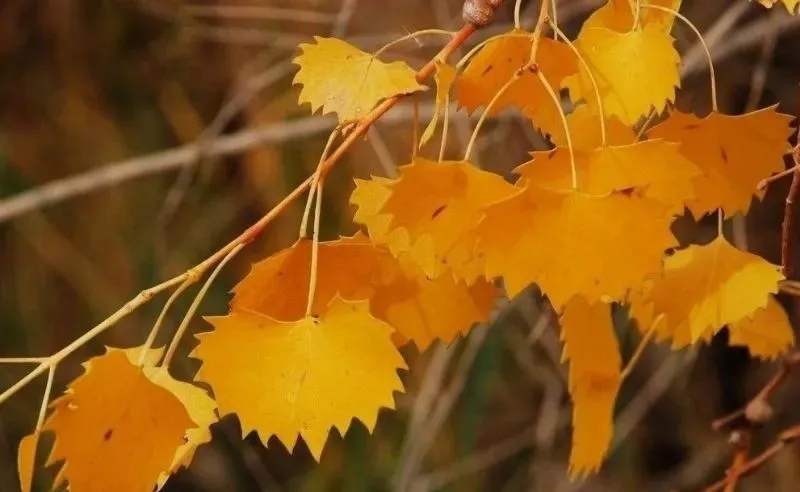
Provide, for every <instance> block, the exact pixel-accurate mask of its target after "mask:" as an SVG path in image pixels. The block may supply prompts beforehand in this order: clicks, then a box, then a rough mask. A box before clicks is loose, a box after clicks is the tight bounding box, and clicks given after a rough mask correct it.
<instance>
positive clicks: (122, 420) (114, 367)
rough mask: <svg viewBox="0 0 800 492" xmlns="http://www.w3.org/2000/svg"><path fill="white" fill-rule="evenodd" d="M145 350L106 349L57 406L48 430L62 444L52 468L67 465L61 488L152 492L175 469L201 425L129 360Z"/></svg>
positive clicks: (56, 447)
mask: <svg viewBox="0 0 800 492" xmlns="http://www.w3.org/2000/svg"><path fill="white" fill-rule="evenodd" d="M140 350H141V348H133V349H129V350H120V349H114V348H108V349H107V351H106V353H105V354H104V355H101V356H98V357H93V358H92V359H89V361H87V362H86V363H85V364H84V366H85V368H86V371H85V372H84V374H83V375H81V376H80V377H78V378H77V379H75V380H74V381H73V382H72V383H71V384H70V385H69V388H68V389H67V392H66V393H65V394H64V395H63V396H61V397H59V398H57V399H56V400H54V401H53V402H52V403H51V408H52V409H53V412H52V413H51V415H50V416H49V417H48V419H47V421H46V422H45V425H44V430H46V431H52V432H54V433H55V436H56V439H55V444H54V445H53V449H52V452H51V454H50V458H49V463H48V465H49V464H53V463H55V462H58V461H62V460H64V461H65V464H64V466H63V467H62V468H61V471H60V472H59V474H58V477H57V478H56V481H55V486H58V485H60V484H63V482H65V481H66V482H68V483H69V487H70V490H71V491H73V492H83V491H106V490H153V488H154V487H155V486H156V484H157V483H158V482H159V479H160V478H161V477H162V474H163V473H165V472H169V471H170V470H172V469H173V462H174V459H175V456H176V452H177V450H179V449H180V448H181V447H182V446H184V442H185V441H184V439H185V437H186V435H187V431H189V430H191V429H192V428H195V427H198V426H202V425H203V423H196V422H193V421H192V418H191V412H189V411H188V410H187V408H186V407H185V406H184V404H183V402H181V400H180V399H179V398H178V397H177V396H176V395H175V394H173V393H172V392H171V391H169V389H167V388H165V387H163V386H162V385H160V384H157V383H156V382H154V381H153V380H151V379H150V378H149V377H148V374H147V371H145V370H143V369H142V368H140V367H138V366H137V365H136V364H134V363H132V362H131V359H134V358H137V357H138V355H139V351H140ZM152 353H160V351H155V350H154V351H151V354H152ZM162 483H163V482H162Z"/></svg>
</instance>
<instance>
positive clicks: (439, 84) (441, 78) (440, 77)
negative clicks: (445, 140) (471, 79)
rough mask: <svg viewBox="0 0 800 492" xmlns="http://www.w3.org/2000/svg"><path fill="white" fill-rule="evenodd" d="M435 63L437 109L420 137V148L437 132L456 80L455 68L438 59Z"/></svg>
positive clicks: (434, 78)
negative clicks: (440, 118) (440, 114)
mask: <svg viewBox="0 0 800 492" xmlns="http://www.w3.org/2000/svg"><path fill="white" fill-rule="evenodd" d="M434 63H435V65H436V72H435V73H434V74H433V80H434V81H435V82H436V107H435V108H434V110H433V118H431V121H429V122H428V126H426V127H425V130H424V131H423V132H422V136H421V137H420V140H419V147H420V148H422V146H423V145H425V144H426V143H427V142H428V140H430V139H431V137H432V136H433V132H434V131H436V125H437V123H438V122H439V112H440V111H441V110H442V108H444V107H445V106H446V105H447V103H448V101H449V100H450V88H451V87H452V86H453V82H455V80H456V70H455V68H453V67H451V66H450V65H448V64H447V63H444V62H442V61H440V60H438V59H437V60H434ZM445 124H447V122H445Z"/></svg>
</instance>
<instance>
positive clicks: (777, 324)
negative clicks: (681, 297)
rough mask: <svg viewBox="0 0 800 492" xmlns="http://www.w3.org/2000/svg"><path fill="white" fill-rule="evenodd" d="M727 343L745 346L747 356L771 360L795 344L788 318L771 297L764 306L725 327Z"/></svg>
mask: <svg viewBox="0 0 800 492" xmlns="http://www.w3.org/2000/svg"><path fill="white" fill-rule="evenodd" d="M728 331H729V333H730V337H729V339H728V344H730V345H740V346H743V347H747V349H748V350H749V351H750V355H753V356H755V357H761V358H763V359H774V358H776V357H778V356H779V355H781V354H782V353H784V352H785V351H786V350H787V349H788V348H790V347H792V346H793V345H794V331H793V330H792V325H791V323H789V317H788V316H786V312H785V311H784V310H783V308H782V307H781V305H780V304H779V303H778V301H777V300H775V298H774V297H773V296H769V298H768V300H767V306H766V307H765V308H759V309H757V310H756V311H755V312H754V313H753V314H751V315H749V316H745V317H744V318H742V319H740V320H739V321H736V322H734V323H731V324H730V326H728Z"/></svg>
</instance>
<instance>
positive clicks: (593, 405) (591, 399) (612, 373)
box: [561, 296, 622, 476]
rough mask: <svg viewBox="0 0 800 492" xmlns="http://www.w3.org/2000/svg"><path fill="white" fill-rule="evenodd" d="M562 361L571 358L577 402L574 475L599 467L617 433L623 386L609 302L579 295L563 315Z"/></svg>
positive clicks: (571, 464)
mask: <svg viewBox="0 0 800 492" xmlns="http://www.w3.org/2000/svg"><path fill="white" fill-rule="evenodd" d="M561 339H562V340H563V342H564V352H563V356H562V359H563V361H569V392H570V396H571V397H572V403H573V418H572V427H573V430H572V452H571V453H570V457H569V469H570V474H571V475H572V476H580V475H585V474H587V473H593V472H595V471H597V470H598V469H599V468H600V465H601V464H602V462H603V459H604V458H605V456H606V453H608V449H609V447H610V445H611V439H612V437H613V435H614V404H615V402H616V399H617V392H618V391H619V388H620V385H621V384H622V375H621V372H622V368H621V365H622V360H621V357H620V354H619V345H618V343H617V338H616V336H615V335H614V327H613V326H612V324H611V309H610V306H609V305H608V304H604V303H602V302H596V303H594V304H592V305H590V304H589V303H588V302H587V301H586V299H585V298H584V297H582V296H575V297H573V298H572V299H570V301H569V302H568V303H567V305H566V306H565V307H564V314H563V316H562V317H561Z"/></svg>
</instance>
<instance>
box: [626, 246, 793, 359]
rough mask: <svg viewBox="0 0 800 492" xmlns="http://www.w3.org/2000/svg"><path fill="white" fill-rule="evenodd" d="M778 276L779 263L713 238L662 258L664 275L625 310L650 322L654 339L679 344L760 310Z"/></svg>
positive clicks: (700, 338)
mask: <svg viewBox="0 0 800 492" xmlns="http://www.w3.org/2000/svg"><path fill="white" fill-rule="evenodd" d="M782 279H783V275H782V274H781V273H780V270H779V267H777V266H776V265H772V264H770V263H769V262H767V261H766V260H764V259H763V258H761V257H760V256H756V255H754V254H752V253H748V252H746V251H741V250H739V249H736V248H735V247H733V246H732V245H731V244H730V243H729V242H728V241H727V240H725V238H724V237H721V236H719V237H717V238H716V239H714V240H713V241H712V242H711V243H709V244H707V245H704V246H696V245H693V246H689V247H688V248H686V249H683V250H680V251H677V252H676V253H675V254H674V255H672V256H671V257H669V258H667V260H666V262H665V268H664V276H663V277H662V278H658V279H655V280H654V281H653V283H652V285H651V286H649V287H648V289H647V290H646V291H645V294H644V295H643V296H642V297H641V298H638V299H636V300H635V301H633V302H632V304H633V305H634V306H633V307H632V310H631V312H632V315H633V316H634V317H636V318H637V319H644V320H647V321H646V322H645V323H644V324H645V325H647V324H649V322H653V323H655V326H654V327H653V329H654V330H655V331H656V336H657V339H659V340H664V339H668V338H671V339H672V345H673V346H674V347H675V348H679V347H683V346H685V345H688V344H692V343H697V342H700V341H707V340H709V339H710V338H711V336H713V335H714V334H715V333H716V332H718V331H719V330H720V329H722V328H723V327H724V326H725V325H726V324H728V323H735V322H737V321H739V320H741V319H742V318H744V317H746V316H749V315H751V314H752V313H754V312H755V311H756V310H758V309H761V308H764V307H765V306H766V305H767V300H768V298H769V294H773V293H775V292H777V291H778V282H779V281H781V280H782ZM659 315H662V316H659ZM656 317H658V319H656Z"/></svg>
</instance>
